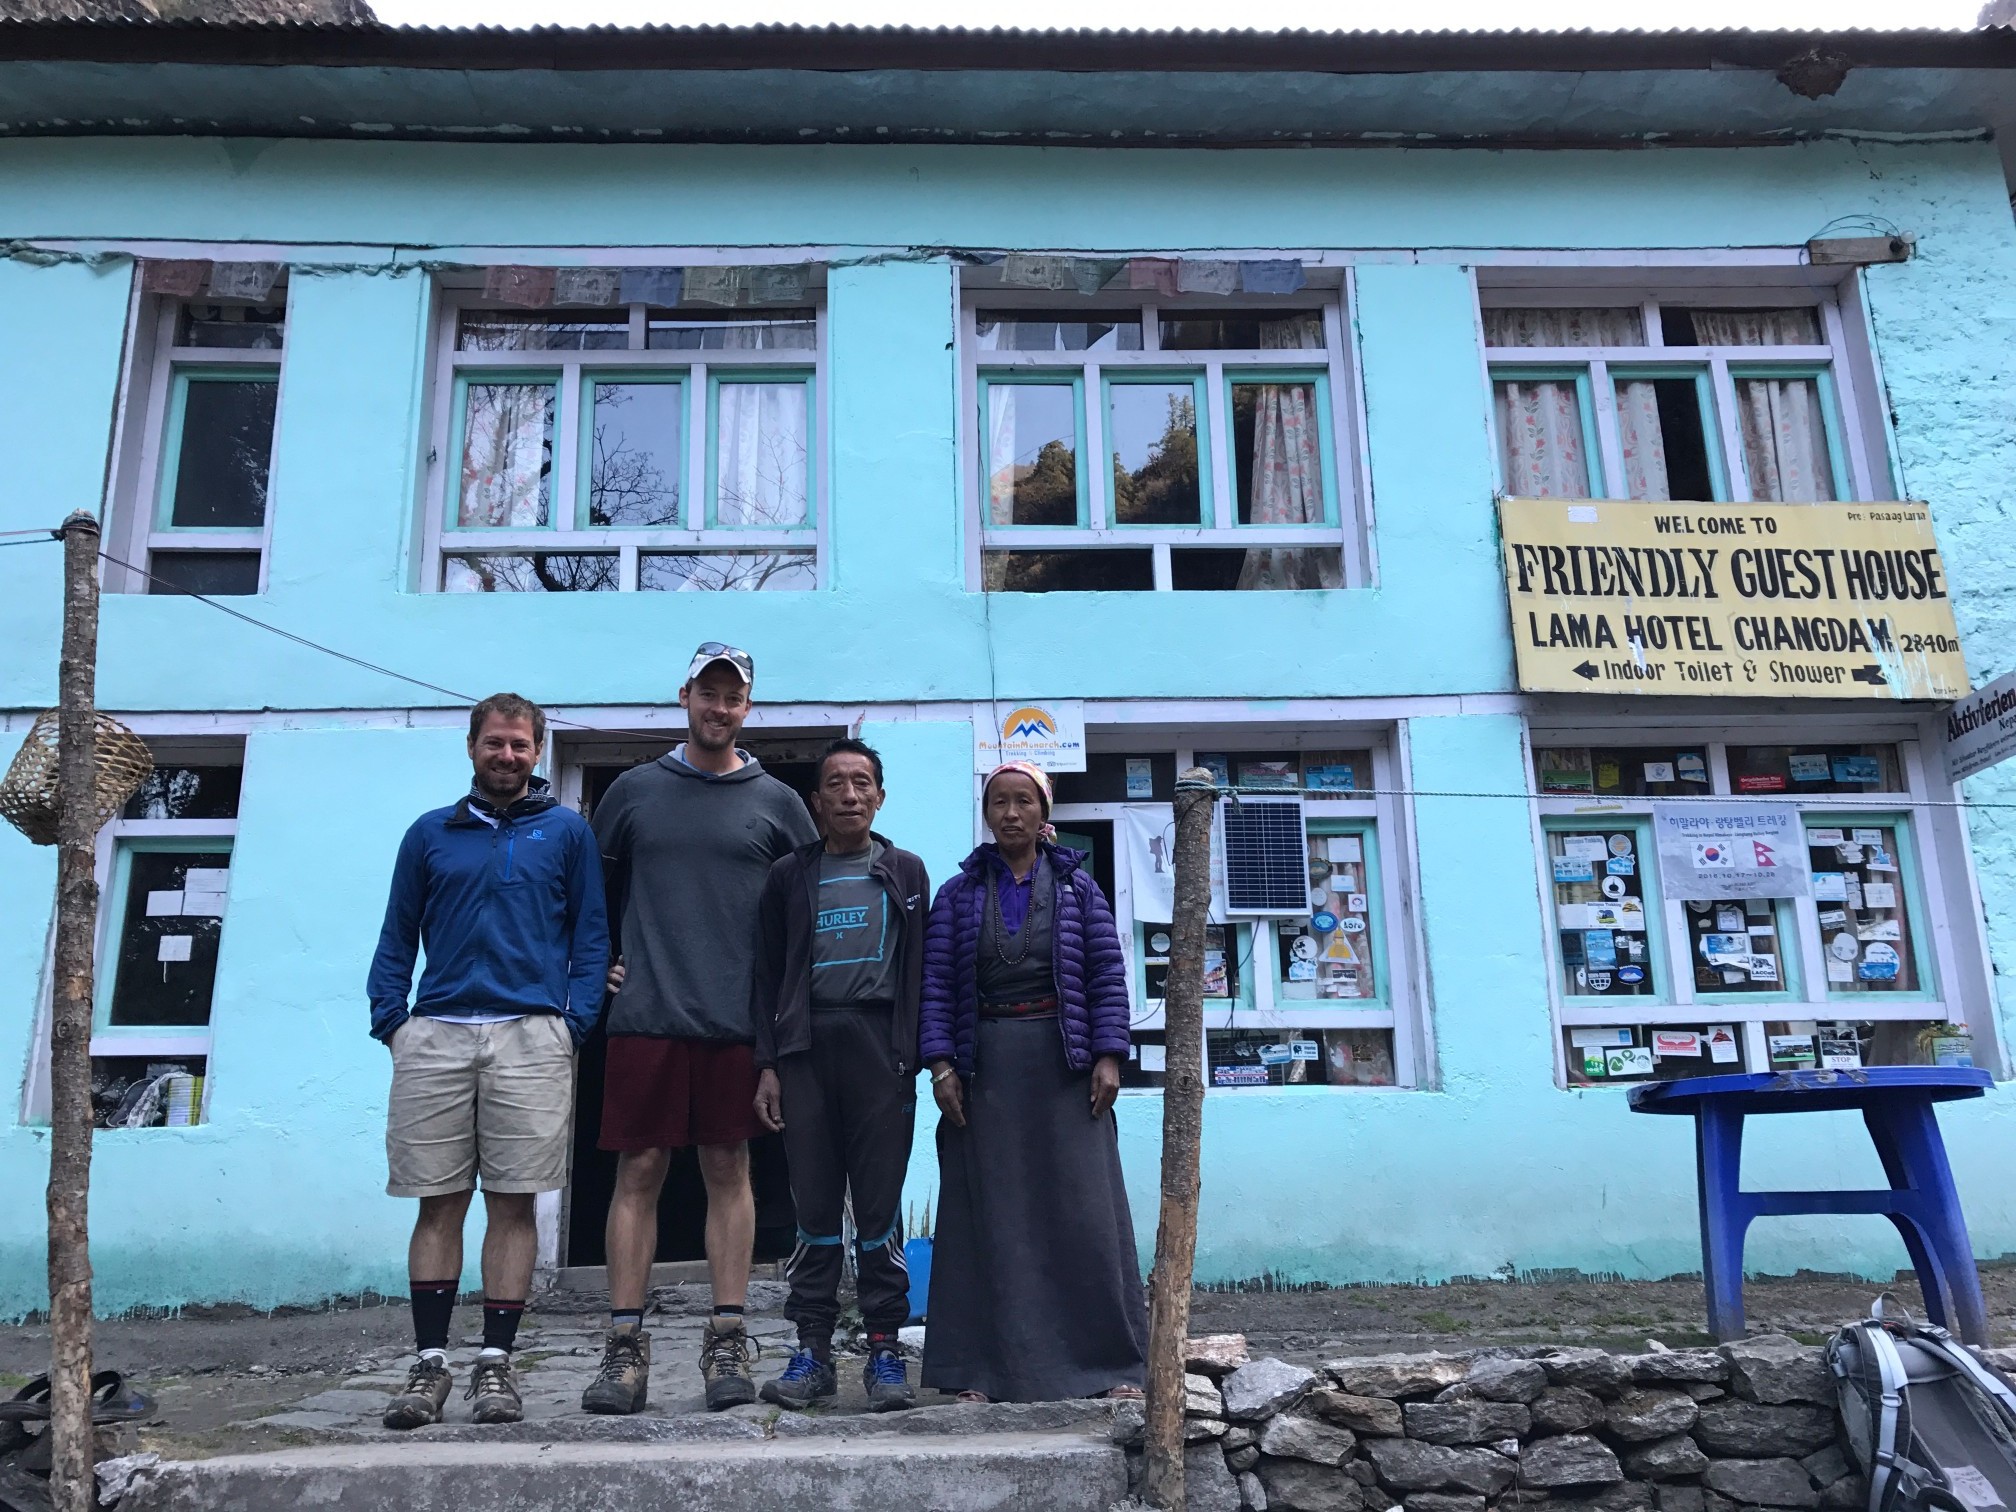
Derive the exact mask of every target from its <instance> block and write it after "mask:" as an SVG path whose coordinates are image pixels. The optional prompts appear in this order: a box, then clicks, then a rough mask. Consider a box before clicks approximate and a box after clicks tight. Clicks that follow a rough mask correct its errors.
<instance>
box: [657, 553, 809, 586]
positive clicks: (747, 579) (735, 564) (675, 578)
mask: <svg viewBox="0 0 2016 1512" xmlns="http://www.w3.org/2000/svg"><path fill="white" fill-rule="evenodd" d="M818 576H819V574H818V569H817V567H816V566H815V564H814V559H813V554H812V553H811V552H809V551H739V552H727V551H715V552H700V553H693V554H690V555H676V556H675V555H669V554H668V555H658V554H655V553H653V554H647V555H645V556H643V557H640V558H639V559H638V562H637V586H638V587H639V588H643V589H646V590H648V591H655V592H660V593H678V592H685V591H687V590H696V591H701V592H731V591H734V592H758V591H764V590H773V589H788V590H793V591H799V590H808V589H811V588H815V587H817V586H818Z"/></svg>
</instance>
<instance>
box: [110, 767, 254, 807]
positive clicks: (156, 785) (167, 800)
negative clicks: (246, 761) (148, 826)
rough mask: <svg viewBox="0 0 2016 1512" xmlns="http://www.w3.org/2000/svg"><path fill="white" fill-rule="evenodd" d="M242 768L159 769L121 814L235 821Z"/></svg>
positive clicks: (242, 773)
mask: <svg viewBox="0 0 2016 1512" xmlns="http://www.w3.org/2000/svg"><path fill="white" fill-rule="evenodd" d="M244 776H245V769H244V768H243V767H239V766H157V767H155V768H154V770H153V771H151V772H149V773H148V774H147V780H146V781H145V782H143V783H141V784H140V790H139V791H138V792H136V793H135V794H134V795H133V796H132V797H131V798H128V799H127V800H126V807H125V808H123V809H121V810H120V811H119V816H120V818H122V819H235V818H237V817H238V788H239V784H240V782H241V781H242V780H243V778H244Z"/></svg>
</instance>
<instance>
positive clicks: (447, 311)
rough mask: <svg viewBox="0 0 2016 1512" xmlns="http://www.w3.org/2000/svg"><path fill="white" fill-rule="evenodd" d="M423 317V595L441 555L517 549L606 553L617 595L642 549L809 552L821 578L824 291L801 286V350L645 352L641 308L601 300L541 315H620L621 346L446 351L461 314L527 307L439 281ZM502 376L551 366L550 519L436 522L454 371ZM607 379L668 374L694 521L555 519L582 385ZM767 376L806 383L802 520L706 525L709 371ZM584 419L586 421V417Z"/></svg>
mask: <svg viewBox="0 0 2016 1512" xmlns="http://www.w3.org/2000/svg"><path fill="white" fill-rule="evenodd" d="M438 292H439V296H440V297H439V299H438V300H437V309H436V311H435V323H434V341H433V347H434V349H433V357H432V365H431V369H430V370H431V371H432V373H433V382H432V385H431V406H430V408H431V415H430V420H429V432H428V436H429V451H428V456H427V462H428V466H427V475H426V491H425V505H424V512H423V524H422V530H421V542H420V545H421V554H420V570H419V581H418V587H419V589H420V591H421V592H423V593H441V592H445V591H446V590H445V589H444V588H443V587H442V580H443V574H444V572H445V570H446V561H447V558H449V557H451V556H470V555H483V554H489V555H503V556H513V555H524V554H528V553H544V554H553V553H561V554H576V553H596V552H605V553H606V552H612V551H613V552H615V553H616V554H617V555H618V558H619V562H618V580H617V591H619V592H625V593H628V592H634V591H636V590H637V576H638V560H639V558H640V557H641V556H642V555H644V554H646V553H664V552H680V553H696V552H719V553H728V552H731V551H745V552H746V551H762V552H773V553H782V552H810V553H812V557H813V587H814V588H815V589H819V588H824V587H826V586H827V582H828V577H827V574H828V570H829V569H828V558H829V555H830V553H829V551H828V547H827V541H828V524H827V508H828V501H827V474H828V472H829V468H828V467H827V465H826V460H827V452H828V447H827V437H828V436H829V435H830V434H831V432H830V429H829V426H830V420H829V417H830V414H831V404H832V400H831V383H830V382H829V377H828V360H827V350H828V345H829V326H828V323H827V305H826V294H825V290H824V289H823V288H811V289H807V290H806V292H805V299H804V301H803V304H802V305H799V306H796V308H809V309H811V310H812V311H813V318H814V322H815V332H814V337H813V346H812V348H811V349H809V350H808V349H806V348H802V347H780V348H768V349H761V350H755V351H696V350H692V349H683V350H672V349H659V350H649V349H647V348H646V347H645V345H644V343H645V340H646V330H647V323H648V312H649V311H651V310H652V309H654V308H657V307H653V306H647V305H643V304H632V305H611V306H607V307H600V308H573V307H568V308H562V309H555V310H553V311H551V312H550V313H551V314H553V315H554V316H556V317H558V318H565V317H566V316H568V315H574V316H578V317H579V318H581V319H584V320H585V319H609V318H625V317H626V316H627V319H628V322H629V339H630V346H629V347H628V348H627V349H622V350H613V351H611V350H602V351H504V352H463V351H458V350H457V349H456V331H457V326H458V324H459V322H460V320H461V316H462V312H463V311H465V310H489V311H495V312H497V313H513V314H519V313H522V314H532V313H539V312H534V311H518V310H508V311H507V310H506V309H504V308H503V307H500V306H499V305H498V304H497V303H496V301H494V300H486V299H484V298H483V297H482V295H481V293H480V291H478V290H475V289H460V288H441V289H440V290H439V291H438ZM658 313H659V315H660V316H661V317H663V316H665V315H667V314H671V315H674V316H675V317H676V316H677V315H678V314H681V313H690V314H694V315H703V314H704V315H707V316H716V315H719V316H724V317H727V318H729V319H732V318H733V317H734V316H735V315H737V314H738V313H739V314H745V315H747V316H748V317H749V318H751V319H761V318H763V316H764V313H765V311H764V309H763V308H762V307H756V308H751V309H749V310H746V311H734V310H720V309H716V308H714V307H712V306H706V307H693V308H691V309H690V310H689V309H685V308H684V307H682V308H681V309H680V310H672V311H667V310H664V309H658ZM486 368H489V369H501V370H503V371H505V372H524V371H526V370H528V369H536V370H538V371H540V372H547V371H557V372H558V374H559V377H558V378H557V380H556V382H557V385H558V393H557V395H556V404H555V409H554V421H553V477H552V505H551V508H552V513H553V517H554V523H553V524H552V525H550V526H545V527H536V528H531V529H525V530H511V529H501V528H495V527H484V528H473V529H464V528H458V527H454V526H451V525H450V524H449V523H448V520H447V510H448V507H449V495H450V493H451V492H452V491H453V489H452V482H453V479H454V478H455V476H456V474H457V473H458V471H459V469H460V459H459V458H458V457H455V456H452V455H451V454H450V449H451V447H452V446H453V444H454V438H455V436H456V435H457V434H458V418H459V417H458V416H457V414H456V396H457V392H458V384H457V380H458V378H460V377H462V376H464V375H467V374H472V373H480V372H481V371H482V370H484V369H486ZM602 369H608V370H610V372H611V374H612V376H620V375H622V374H664V375H666V376H668V377H669V376H672V375H674V374H677V375H679V377H680V380H681V382H682V384H683V386H684V391H683V393H682V396H681V397H682V400H683V409H684V426H683V433H682V444H681V455H680V469H681V476H680V484H679V497H680V514H681V517H682V520H684V521H685V522H686V523H687V525H688V526H690V525H691V522H692V521H693V520H694V519H695V518H696V515H697V518H698V519H699V520H700V521H701V524H700V526H699V527H698V528H683V527H682V528H676V529H675V528H669V527H660V526H629V525H626V526H611V527H600V528H583V529H573V528H569V527H568V526H566V525H563V524H562V523H561V521H562V520H566V519H571V518H572V517H573V514H574V508H575V499H576V496H577V486H578V480H579V476H580V474H579V468H580V457H581V425H582V422H583V415H582V410H583V404H582V395H583V383H584V379H585V378H592V377H593V376H594V375H595V374H596V372H597V371H598V370H602ZM737 370H741V371H758V372H772V373H774V372H777V371H779V370H792V371H796V370H802V371H803V372H804V374H805V376H806V377H807V378H808V379H809V380H810V382H811V386H812V403H811V410H810V416H809V423H808V433H807V436H806V455H805V467H806V485H807V494H808V497H807V501H806V503H807V508H808V510H809V512H810V515H811V519H810V520H809V522H808V523H807V525H805V526H800V527H792V528H773V529H767V530H724V529H710V528H708V527H707V526H706V525H705V519H706V510H707V507H708V502H707V490H708V483H709V478H710V471H709V463H708V459H709V457H710V456H711V455H712V452H713V446H714V441H713V438H712V436H711V434H710V432H709V421H710V418H711V415H712V404H711V392H712V384H711V383H710V381H709V380H710V377H719V376H720V375H722V374H723V373H732V372H734V371H737ZM591 419H592V417H591Z"/></svg>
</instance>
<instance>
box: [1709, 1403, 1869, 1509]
mask: <svg viewBox="0 0 2016 1512" xmlns="http://www.w3.org/2000/svg"><path fill="white" fill-rule="evenodd" d="M1694 1442H1695V1443H1697V1444H1699V1445H1700V1446H1701V1447H1702V1448H1703V1449H1706V1450H1707V1451H1708V1452H1709V1453H1710V1454H1722V1455H1730V1456H1733V1457H1736V1458H1739V1459H1769V1458H1772V1457H1773V1456H1775V1455H1781V1454H1792V1455H1799V1454H1812V1453H1814V1452H1816V1451H1817V1450H1820V1449H1824V1448H1826V1447H1827V1446H1828V1445H1829V1444H1831V1443H1833V1442H1834V1414H1833V1413H1832V1412H1830V1411H1829V1410H1827V1409H1826V1408H1824V1407H1807V1406H1785V1407H1765V1406H1760V1405H1759V1404H1758V1403H1756V1402H1746V1401H1743V1400H1741V1399H1740V1398H1737V1397H1724V1398H1723V1399H1722V1400H1721V1401H1719V1402H1703V1403H1702V1404H1701V1418H1700V1421H1698V1422H1697V1423H1695V1425H1694ZM1737 1500H1741V1498H1737Z"/></svg>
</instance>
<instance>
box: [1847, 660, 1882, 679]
mask: <svg viewBox="0 0 2016 1512" xmlns="http://www.w3.org/2000/svg"><path fill="white" fill-rule="evenodd" d="M1848 675H1849V676H1850V677H1853V678H1854V679H1855V681H1857V682H1866V683H1880V682H1882V681H1883V669H1882V668H1881V667H1879V666H1877V665H1876V663H1874V662H1870V663H1869V664H1868V665H1867V666H1865V667H1857V668H1856V669H1855V670H1854V671H1853V672H1851V673H1849V674H1848Z"/></svg>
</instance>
